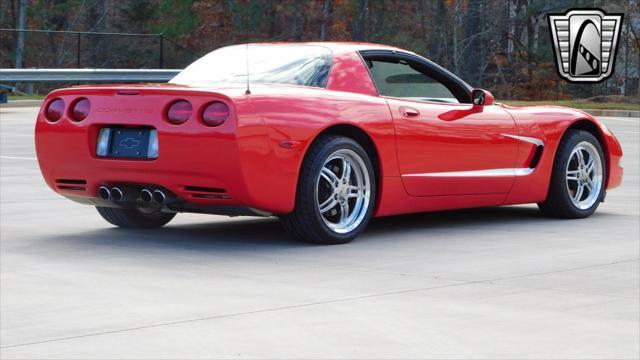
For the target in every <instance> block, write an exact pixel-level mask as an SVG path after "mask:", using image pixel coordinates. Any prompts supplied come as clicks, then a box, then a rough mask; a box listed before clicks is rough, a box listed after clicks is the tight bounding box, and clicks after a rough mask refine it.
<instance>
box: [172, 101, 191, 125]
mask: <svg viewBox="0 0 640 360" xmlns="http://www.w3.org/2000/svg"><path fill="white" fill-rule="evenodd" d="M191 113H193V106H191V103H190V102H188V101H186V100H178V101H176V102H174V103H173V104H171V106H169V109H167V120H169V122H170V123H172V124H174V125H180V124H182V123H184V122H185V121H187V120H189V118H190V117H191Z"/></svg>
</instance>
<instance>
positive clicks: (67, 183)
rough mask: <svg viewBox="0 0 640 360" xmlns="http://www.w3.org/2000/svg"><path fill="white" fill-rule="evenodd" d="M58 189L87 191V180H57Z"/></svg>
mask: <svg viewBox="0 0 640 360" xmlns="http://www.w3.org/2000/svg"><path fill="white" fill-rule="evenodd" d="M56 187H57V188H58V189H64V190H79V191H85V190H87V180H82V179H56Z"/></svg>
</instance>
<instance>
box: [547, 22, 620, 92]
mask: <svg viewBox="0 0 640 360" xmlns="http://www.w3.org/2000/svg"><path fill="white" fill-rule="evenodd" d="M622 17H623V15H622V14H605V13H604V12H603V11H602V10H598V9H574V10H570V11H568V12H567V13H565V14H564V15H562V14H549V28H550V29H551V37H552V39H553V48H554V51H555V55H556V66H557V69H558V73H559V74H560V76H562V77H564V78H565V79H567V80H569V81H572V82H600V81H602V80H604V79H606V78H608V77H609V76H611V74H612V73H613V66H614V64H615V60H616V50H617V47H618V38H619V36H620V29H621V27H622Z"/></svg>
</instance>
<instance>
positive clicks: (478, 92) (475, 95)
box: [471, 89, 493, 105]
mask: <svg viewBox="0 0 640 360" xmlns="http://www.w3.org/2000/svg"><path fill="white" fill-rule="evenodd" d="M471 101H473V105H493V95H491V93H490V92H488V91H487V90H483V89H473V91H472V92H471Z"/></svg>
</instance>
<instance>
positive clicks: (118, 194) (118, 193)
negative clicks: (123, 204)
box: [111, 187, 124, 201]
mask: <svg viewBox="0 0 640 360" xmlns="http://www.w3.org/2000/svg"><path fill="white" fill-rule="evenodd" d="M123 197H124V193H123V192H122V190H120V188H117V187H113V188H111V198H112V199H113V200H115V201H120V200H122V198H123Z"/></svg>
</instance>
